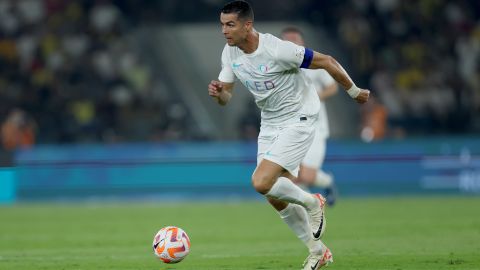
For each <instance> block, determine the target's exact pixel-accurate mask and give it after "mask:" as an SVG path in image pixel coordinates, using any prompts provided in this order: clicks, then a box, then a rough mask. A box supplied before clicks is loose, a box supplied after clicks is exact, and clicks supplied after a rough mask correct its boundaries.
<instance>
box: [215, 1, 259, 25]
mask: <svg viewBox="0 0 480 270" xmlns="http://www.w3.org/2000/svg"><path fill="white" fill-rule="evenodd" d="M221 11H222V13H224V14H230V13H236V14H237V16H238V19H240V20H245V19H249V20H251V21H252V22H253V9H252V7H251V6H250V4H249V3H248V2H246V1H232V2H230V3H227V4H225V6H223V8H222V10H221Z"/></svg>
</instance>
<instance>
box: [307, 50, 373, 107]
mask: <svg viewBox="0 0 480 270" xmlns="http://www.w3.org/2000/svg"><path fill="white" fill-rule="evenodd" d="M305 50H309V49H305ZM310 52H312V55H311V56H310V57H311V60H310V64H309V65H307V67H308V68H309V69H320V68H323V69H325V70H326V71H327V72H328V73H329V74H330V76H332V77H333V79H335V81H337V82H338V83H339V84H340V85H341V86H342V87H343V88H344V89H346V90H347V93H348V94H349V95H350V96H351V97H352V98H353V99H355V100H356V101H357V102H358V103H365V102H367V101H368V97H369V95H370V91H369V90H367V89H361V88H358V87H357V86H356V85H355V83H353V81H352V79H351V78H350V76H349V75H348V73H347V72H346V71H345V69H344V68H343V67H342V66H341V65H340V63H338V62H337V60H335V58H333V57H331V56H330V55H326V54H321V53H319V52H315V51H311V50H310ZM307 54H308V53H307V52H305V58H306V59H305V60H306V61H307V62H308V59H307V57H308V55H307ZM305 60H304V63H305Z"/></svg>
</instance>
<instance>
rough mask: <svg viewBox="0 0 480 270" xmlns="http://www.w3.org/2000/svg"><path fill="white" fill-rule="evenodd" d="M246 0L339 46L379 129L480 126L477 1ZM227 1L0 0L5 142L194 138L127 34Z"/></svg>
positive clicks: (396, 132) (207, 16)
mask: <svg viewBox="0 0 480 270" xmlns="http://www.w3.org/2000/svg"><path fill="white" fill-rule="evenodd" d="M251 2H252V3H253V5H254V6H255V9H256V11H257V15H258V18H262V19H264V20H307V21H309V22H310V23H312V24H313V25H314V26H319V27H322V28H324V29H326V30H327V31H328V32H329V33H330V36H331V37H333V38H334V39H336V43H338V44H339V45H341V46H343V47H344V48H343V49H344V50H343V51H344V52H346V53H347V54H348V55H349V59H350V68H351V69H352V70H351V72H352V74H353V75H354V76H355V79H356V81H358V84H359V85H362V86H365V87H369V88H370V89H371V90H373V92H374V94H375V96H377V99H376V100H377V102H375V103H374V104H373V105H371V106H366V107H365V109H364V115H365V117H364V121H363V123H364V125H367V126H368V125H370V124H369V123H377V124H378V122H379V121H380V122H381V121H384V122H385V124H380V125H377V126H378V133H376V132H374V134H376V135H375V138H383V137H392V136H393V137H395V136H404V135H405V134H408V135H419V134H443V133H462V134H463V133H473V132H478V131H479V130H480V2H478V1H468V0H459V1H446V0H424V1H400V0H349V1H311V0H300V1H289V0H279V1H276V4H275V5H274V6H272V5H270V4H268V1H251ZM222 3H223V1H217V0H203V1H181V2H180V1H173V0H165V1H147V0H138V1H133V0H85V1H73V0H43V1H37V0H0V63H1V64H0V74H1V76H0V122H2V123H3V126H2V128H1V129H2V138H3V140H4V143H3V146H4V147H6V148H12V147H13V148H15V147H16V143H13V146H12V141H15V140H11V138H19V137H22V136H19V135H15V134H20V133H18V132H23V133H25V132H26V133H28V134H29V135H28V134H27V135H28V136H24V137H25V138H28V140H25V141H27V142H28V143H27V145H29V144H33V143H35V142H40V143H50V142H55V143H69V142H118V141H144V140H160V141H164V140H185V139H192V138H194V137H195V135H194V134H193V133H194V131H193V130H190V129H189V126H190V125H188V124H186V122H187V119H188V118H189V111H188V109H187V108H186V106H185V105H184V104H183V103H182V102H176V100H179V99H178V98H176V97H175V96H174V94H172V93H174V92H175V91H172V90H168V88H169V87H166V86H165V84H164V83H162V82H159V81H158V80H159V79H158V78H155V76H153V74H152V67H150V66H149V65H148V64H146V63H145V62H144V61H142V57H140V56H139V55H140V53H139V50H141V48H137V47H136V45H135V42H130V41H131V39H132V37H131V35H132V33H133V32H134V31H135V29H136V28H137V27H138V26H140V25H142V24H148V23H156V24H158V23H163V22H165V21H168V22H176V21H179V20H182V21H196V20H198V21H207V20H208V21H213V20H215V19H217V18H218V7H219V6H221V4H222ZM252 110H253V109H252ZM377 118H378V119H377ZM257 124H258V116H257V118H256V117H255V114H252V113H251V110H246V115H244V116H239V129H240V133H242V134H243V137H244V138H254V137H255V132H254V131H253V130H252V127H253V126H255V125H257ZM25 127H28V128H27V131H25ZM16 129H17V131H16V132H17V133H15V132H13V131H15V130H16ZM12 130H13V131H12ZM23 133H22V134H23ZM32 134H33V135H32ZM5 138H7V139H5ZM18 144H20V143H18ZM21 144H25V143H21Z"/></svg>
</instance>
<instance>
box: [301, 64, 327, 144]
mask: <svg viewBox="0 0 480 270" xmlns="http://www.w3.org/2000/svg"><path fill="white" fill-rule="evenodd" d="M302 71H303V72H305V74H306V76H307V78H309V79H310V80H311V82H312V83H313V85H314V86H315V89H316V90H317V92H318V93H320V92H322V91H324V89H325V88H327V87H328V86H330V85H331V84H333V83H335V80H334V79H333V78H332V76H330V74H328V72H327V71H325V70H324V69H305V70H302ZM318 125H319V130H318V134H319V136H322V138H323V139H326V138H328V137H329V136H330V128H329V127H328V116H327V110H326V108H325V103H324V102H323V101H320V111H319V113H318Z"/></svg>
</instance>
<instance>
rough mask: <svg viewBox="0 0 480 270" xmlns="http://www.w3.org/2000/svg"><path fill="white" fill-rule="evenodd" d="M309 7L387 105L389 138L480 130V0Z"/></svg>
mask: <svg viewBox="0 0 480 270" xmlns="http://www.w3.org/2000/svg"><path fill="white" fill-rule="evenodd" d="M312 5H313V6H310V7H309V9H310V10H315V12H317V13H318V12H320V13H322V16H316V13H315V12H313V14H311V17H310V18H311V21H312V22H314V23H316V24H318V25H324V26H327V29H329V30H330V32H331V34H332V35H333V36H336V37H338V39H339V40H340V44H343V45H344V46H345V49H346V51H348V52H349V54H350V59H351V67H353V71H354V72H355V73H356V77H357V79H359V82H360V84H361V85H368V86H369V87H370V89H371V90H373V92H374V94H375V95H376V96H377V97H378V103H379V104H380V105H382V106H384V107H385V108H386V114H387V118H388V126H389V130H390V131H389V132H385V133H384V136H403V135H404V134H405V133H406V134H409V135H421V134H446V133H449V134H450V133H454V134H459V133H468V132H470V133H473V132H478V131H479V130H480V2H479V1H468V0H460V1H446V0H424V1H400V0H351V1H348V4H346V3H345V2H343V1H339V2H338V1H318V2H315V3H312ZM323 10H329V12H325V13H323V12H322V11H323ZM370 107H378V106H370ZM366 110H367V112H366V113H367V114H368V110H370V108H367V109H366ZM372 115H378V113H374V114H372ZM374 117H375V116H374ZM380 118H381V116H380Z"/></svg>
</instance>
